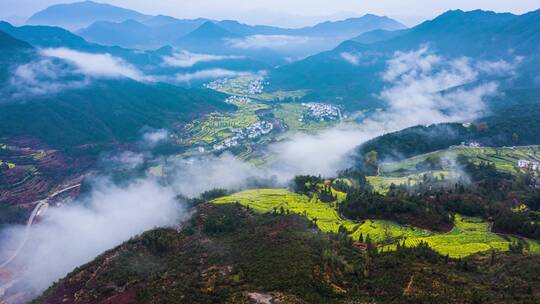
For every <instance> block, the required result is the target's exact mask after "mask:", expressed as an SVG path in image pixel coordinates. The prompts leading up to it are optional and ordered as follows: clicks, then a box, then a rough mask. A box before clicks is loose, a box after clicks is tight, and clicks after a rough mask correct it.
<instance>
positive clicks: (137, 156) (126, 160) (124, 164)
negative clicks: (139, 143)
mask: <svg viewBox="0 0 540 304" xmlns="http://www.w3.org/2000/svg"><path fill="white" fill-rule="evenodd" d="M105 161H106V162H112V166H111V164H110V163H109V164H107V165H108V166H111V167H120V168H123V169H129V170H132V169H135V168H138V167H140V166H142V165H143V164H144V161H145V156H144V154H142V153H135V152H132V151H124V152H122V153H120V154H115V155H109V156H106V157H105V160H104V161H103V162H105Z"/></svg>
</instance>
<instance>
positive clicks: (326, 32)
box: [295, 14, 407, 39]
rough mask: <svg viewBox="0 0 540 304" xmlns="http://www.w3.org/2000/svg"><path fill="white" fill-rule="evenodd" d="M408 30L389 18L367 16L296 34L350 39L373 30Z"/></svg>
mask: <svg viewBox="0 0 540 304" xmlns="http://www.w3.org/2000/svg"><path fill="white" fill-rule="evenodd" d="M406 28H407V26H405V25H403V24H401V23H399V22H398V21H396V20H393V19H390V18H388V17H380V16H376V15H371V14H367V15H365V16H362V17H359V18H349V19H346V20H341V21H327V22H323V23H320V24H317V25H315V26H312V27H306V28H303V29H299V30H296V31H295V32H296V33H297V35H308V36H338V37H347V39H350V38H352V37H355V36H358V35H360V34H362V33H365V32H370V31H373V30H388V31H394V30H402V29H406Z"/></svg>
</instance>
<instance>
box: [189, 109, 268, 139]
mask: <svg viewBox="0 0 540 304" xmlns="http://www.w3.org/2000/svg"><path fill="white" fill-rule="evenodd" d="M268 108H269V106H268V105H265V104H261V103H255V102H252V103H245V104H242V105H240V106H239V107H238V110H237V111H235V112H234V113H212V114H210V115H208V116H207V117H206V118H205V119H203V120H194V121H192V122H191V123H189V124H188V125H186V127H185V130H186V131H187V134H188V143H189V144H194V145H204V144H213V143H216V142H219V141H221V140H223V139H226V138H229V137H232V136H234V133H233V132H232V130H233V129H243V128H247V127H249V126H250V125H252V124H254V123H256V122H258V121H259V117H258V116H257V114H256V112H257V111H259V110H264V109H268Z"/></svg>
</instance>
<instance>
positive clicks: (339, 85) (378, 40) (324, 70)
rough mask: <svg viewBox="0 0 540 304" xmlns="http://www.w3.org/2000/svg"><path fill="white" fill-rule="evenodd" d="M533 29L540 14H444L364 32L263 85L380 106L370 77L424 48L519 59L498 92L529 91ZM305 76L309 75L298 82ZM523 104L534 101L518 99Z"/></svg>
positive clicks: (534, 64)
mask: <svg viewBox="0 0 540 304" xmlns="http://www.w3.org/2000/svg"><path fill="white" fill-rule="evenodd" d="M539 27H540V11H536V12H531V13H528V14H524V15H519V16H517V15H513V14H507V13H504V14H501V13H494V12H488V11H480V10H476V11H470V12H464V11H461V10H456V11H449V12H446V13H444V14H442V15H441V16H439V17H437V18H435V19H434V20H431V21H426V22H424V23H422V24H420V25H418V26H416V27H414V28H411V29H409V30H405V31H399V32H373V33H366V34H364V35H361V36H359V37H356V38H354V39H353V40H350V41H346V42H344V43H342V44H340V45H339V46H338V47H337V48H335V49H333V50H331V51H328V52H323V53H320V54H317V55H314V56H311V57H308V58H306V59H304V60H301V61H298V62H295V63H292V64H289V65H286V66H283V67H281V68H279V69H277V70H275V71H273V72H272V73H271V75H270V79H269V80H270V83H271V85H272V87H271V88H273V89H276V90H283V89H290V88H293V87H295V88H304V89H308V90H311V93H310V94H309V95H308V96H306V98H307V99H314V98H319V99H320V98H329V97H331V96H332V95H337V96H339V97H341V98H340V100H345V102H344V103H345V104H346V105H347V106H353V107H357V108H371V107H373V106H377V103H378V102H380V101H377V98H375V97H374V94H378V93H379V92H380V90H381V88H382V87H383V85H384V83H383V81H382V79H380V77H373V75H380V73H381V72H383V71H384V69H386V62H387V60H389V59H390V58H391V57H392V56H394V54H395V53H396V52H398V51H401V52H407V51H415V50H418V49H420V48H421V47H424V46H429V48H430V50H431V51H433V52H436V53H437V54H438V55H441V56H444V57H447V58H459V57H463V56H466V57H470V58H472V59H474V60H476V61H493V62H498V61H500V60H504V61H507V62H515V60H516V58H521V59H520V60H522V62H521V64H519V66H518V68H519V72H520V73H518V74H519V75H520V76H519V77H518V78H516V79H513V80H512V81H513V84H512V85H510V84H506V86H504V87H503V88H502V89H503V90H504V89H515V88H519V89H522V90H529V91H534V90H530V89H531V88H534V87H536V85H537V84H536V83H535V81H534V79H535V76H534V75H535V72H534V70H537V68H538V67H540V56H538V54H540V53H539V52H538V51H539V50H540V31H539V30H537V29H538V28H539ZM456 46H459V47H456ZM344 56H345V57H344ZM351 56H353V57H356V58H359V57H358V56H361V58H362V60H361V61H360V62H356V63H354V62H353V63H352V64H351V63H350V62H347V60H346V59H348V58H350V57H351ZM307 74H309V75H312V76H311V77H303V75H307ZM535 96H536V95H535ZM358 101H361V102H358ZM527 101H529V102H531V101H534V98H533V97H528V98H527V99H526V100H523V102H527ZM379 106H380V103H379Z"/></svg>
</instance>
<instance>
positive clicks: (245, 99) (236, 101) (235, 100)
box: [225, 95, 251, 105]
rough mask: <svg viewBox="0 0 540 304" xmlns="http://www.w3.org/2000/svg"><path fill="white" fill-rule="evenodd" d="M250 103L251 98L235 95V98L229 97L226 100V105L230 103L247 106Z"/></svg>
mask: <svg viewBox="0 0 540 304" xmlns="http://www.w3.org/2000/svg"><path fill="white" fill-rule="evenodd" d="M250 102H251V98H249V97H245V96H236V95H234V96H230V97H227V99H225V103H230V104H233V105H240V104H246V103H250Z"/></svg>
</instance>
